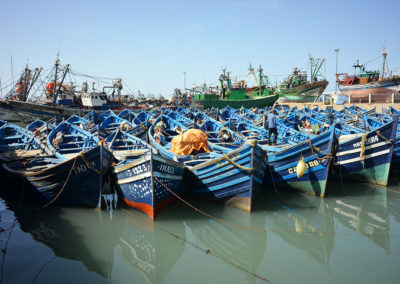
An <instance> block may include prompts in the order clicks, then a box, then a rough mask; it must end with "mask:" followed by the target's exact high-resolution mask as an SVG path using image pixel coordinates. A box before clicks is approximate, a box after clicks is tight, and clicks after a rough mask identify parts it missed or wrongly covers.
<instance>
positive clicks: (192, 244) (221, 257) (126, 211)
mask: <svg viewBox="0 0 400 284" xmlns="http://www.w3.org/2000/svg"><path fill="white" fill-rule="evenodd" d="M121 210H122V211H124V212H125V213H126V214H128V215H131V216H134V215H133V214H132V213H131V212H129V211H128V210H126V209H123V208H122V209H121ZM153 224H155V226H156V227H157V229H159V230H160V231H161V232H164V233H166V234H169V235H170V236H172V237H174V238H175V239H178V240H181V241H183V242H184V243H186V244H188V245H190V246H192V247H194V248H196V249H198V250H200V251H202V252H204V253H206V254H208V255H211V256H214V257H216V258H218V259H220V260H222V261H224V262H226V263H228V264H230V265H232V266H234V267H236V268H238V269H240V270H242V271H244V272H246V273H248V274H250V275H251V276H253V277H256V278H258V279H260V280H263V281H265V282H269V283H273V282H271V281H270V280H268V279H267V278H265V277H263V276H261V275H258V274H257V273H255V272H252V271H250V270H248V269H246V268H245V267H242V266H240V265H239V264H236V263H234V262H233V261H231V260H230V259H227V258H225V257H223V256H220V255H218V254H215V253H214V252H213V251H212V250H210V249H205V248H202V247H201V246H200V245H198V244H196V243H194V242H191V241H189V240H188V239H186V238H184V237H182V236H180V235H178V234H175V233H173V232H170V231H169V230H167V229H164V228H163V227H161V226H160V225H159V224H158V223H156V222H154V223H153Z"/></svg>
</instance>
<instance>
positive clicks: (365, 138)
mask: <svg viewBox="0 0 400 284" xmlns="http://www.w3.org/2000/svg"><path fill="white" fill-rule="evenodd" d="M365 141H367V133H364V134H363V135H362V136H361V147H360V159H361V161H363V162H364V160H365ZM363 167H364V165H363Z"/></svg>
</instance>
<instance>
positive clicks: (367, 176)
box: [335, 163, 391, 186]
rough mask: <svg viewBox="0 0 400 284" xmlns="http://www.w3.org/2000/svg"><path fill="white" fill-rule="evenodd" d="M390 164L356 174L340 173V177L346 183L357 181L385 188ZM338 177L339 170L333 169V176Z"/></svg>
mask: <svg viewBox="0 0 400 284" xmlns="http://www.w3.org/2000/svg"><path fill="white" fill-rule="evenodd" d="M390 164H391V163H386V164H382V165H379V166H376V167H373V168H369V169H364V170H361V171H358V172H351V173H346V172H343V171H342V172H341V176H342V178H343V179H344V180H348V181H354V180H357V181H362V182H366V183H370V184H377V185H383V186H386V185H388V181H389V173H390ZM339 175H340V169H338V168H337V167H335V176H339ZM339 178H340V176H339Z"/></svg>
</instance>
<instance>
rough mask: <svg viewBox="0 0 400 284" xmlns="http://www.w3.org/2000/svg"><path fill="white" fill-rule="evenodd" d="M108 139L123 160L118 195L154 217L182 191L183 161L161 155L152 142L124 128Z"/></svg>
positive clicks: (119, 173)
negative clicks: (125, 130) (139, 137)
mask: <svg viewBox="0 0 400 284" xmlns="http://www.w3.org/2000/svg"><path fill="white" fill-rule="evenodd" d="M106 143H107V144H108V145H109V147H110V149H112V150H113V153H114V156H115V157H116V158H117V159H118V160H120V162H119V163H118V165H116V166H115V168H114V173H115V174H116V185H117V192H118V195H119V197H120V198H121V199H122V200H123V201H124V202H125V204H127V205H128V206H130V207H133V208H135V209H137V210H140V211H142V212H144V213H145V214H147V215H148V216H149V217H150V218H152V219H154V218H155V217H156V215H157V214H158V213H159V212H160V211H161V210H162V209H163V208H165V207H166V206H168V205H169V204H170V203H171V202H172V201H174V200H175V199H176V198H175V196H174V194H177V195H180V194H181V191H182V176H183V170H184V166H183V165H182V164H180V163H177V162H175V161H172V160H169V159H166V158H164V157H161V156H160V155H158V154H156V153H155V152H154V150H153V149H152V147H151V146H150V145H148V144H146V143H144V142H143V141H142V140H140V139H138V138H136V137H134V136H132V135H130V134H128V133H125V132H121V131H117V132H115V133H112V134H111V135H110V136H109V137H107V139H106ZM164 185H165V186H164ZM169 190H171V191H172V192H173V193H174V194H173V193H171V192H169Z"/></svg>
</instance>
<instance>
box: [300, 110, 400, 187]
mask: <svg viewBox="0 0 400 284" xmlns="http://www.w3.org/2000/svg"><path fill="white" fill-rule="evenodd" d="M360 117H362V116H361V115H360ZM306 118H307V120H308V121H309V122H310V123H311V124H318V123H319V124H320V125H323V123H322V122H321V121H318V120H316V119H313V118H311V117H309V116H306ZM345 121H346V122H348V120H345ZM354 122H355V124H356V125H357V126H362V125H364V123H358V119H355V120H354ZM396 127H397V121H396V123H394V122H390V123H388V124H385V125H384V126H381V128H379V129H375V130H373V131H369V132H368V131H367V130H363V129H360V128H358V127H354V126H351V125H349V124H347V123H340V124H338V125H337V127H336V128H335V132H336V136H337V137H338V140H339V141H338V147H337V150H336V157H335V167H334V171H333V174H334V175H335V176H336V177H339V178H345V179H349V180H355V179H356V180H360V181H364V182H369V183H373V184H380V185H387V183H388V178H389V169H390V164H391V159H392V153H393V143H394V141H395V140H394V139H395V137H396ZM321 129H322V130H323V128H321Z"/></svg>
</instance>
